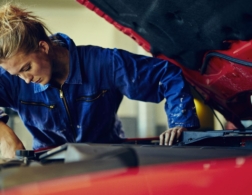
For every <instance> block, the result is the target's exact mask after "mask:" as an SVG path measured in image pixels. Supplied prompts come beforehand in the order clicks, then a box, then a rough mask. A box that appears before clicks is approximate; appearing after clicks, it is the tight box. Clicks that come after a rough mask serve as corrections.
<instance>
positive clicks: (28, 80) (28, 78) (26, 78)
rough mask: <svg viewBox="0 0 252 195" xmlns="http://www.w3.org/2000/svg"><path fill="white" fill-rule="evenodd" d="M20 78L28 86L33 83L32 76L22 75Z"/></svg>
mask: <svg viewBox="0 0 252 195" xmlns="http://www.w3.org/2000/svg"><path fill="white" fill-rule="evenodd" d="M20 78H21V79H23V80H24V81H25V82H26V83H27V84H29V83H30V82H31V81H32V75H30V74H21V75H20Z"/></svg>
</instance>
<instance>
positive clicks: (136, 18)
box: [77, 0, 252, 128]
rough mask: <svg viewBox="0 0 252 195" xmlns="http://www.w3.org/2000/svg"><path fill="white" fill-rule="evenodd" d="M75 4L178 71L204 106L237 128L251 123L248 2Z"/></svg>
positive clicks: (102, 0)
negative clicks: (89, 11) (97, 16)
mask: <svg viewBox="0 0 252 195" xmlns="http://www.w3.org/2000/svg"><path fill="white" fill-rule="evenodd" d="M77 1H78V2H79V3H80V4H82V5H84V6H86V7H87V8H89V9H90V10H93V11H95V12H96V13H97V14H98V15H100V16H101V17H103V18H104V19H106V20H107V21H108V22H109V23H111V24H113V25H114V26H115V27H116V28H118V30H120V31H122V32H124V33H125V34H126V35H128V36H130V37H132V38H133V39H134V40H135V41H136V42H137V43H138V44H139V45H141V46H142V47H143V48H144V49H145V50H146V51H148V52H150V53H151V54H152V55H153V56H155V57H159V58H162V59H166V60H169V61H171V62H173V63H174V64H176V65H177V66H179V67H181V68H182V70H183V73H184V75H185V78H186V79H187V80H188V82H189V83H190V84H191V85H192V86H193V87H194V88H195V90H196V91H197V92H198V93H199V94H200V95H201V96H202V98H203V99H204V101H205V103H206V104H207V105H209V106H210V107H211V108H213V109H215V110H217V111H219V112H220V113H221V114H223V116H224V117H225V118H226V119H227V120H229V121H231V122H233V123H234V124H235V125H236V126H237V127H238V128H244V127H243V125H242V124H241V122H240V121H241V120H251V119H252V112H251V110H252V109H251V104H252V102H251V101H252V98H251V97H252V87H251V83H252V57H251V56H252V41H251V39H252V28H251V26H252V1H250V0H243V1H238V0H211V1H210V0H187V1H184V0H176V1H175V0H154V1H153V0H137V1H136V0H120V1H114V0H77Z"/></svg>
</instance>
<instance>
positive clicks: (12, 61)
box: [0, 53, 29, 74]
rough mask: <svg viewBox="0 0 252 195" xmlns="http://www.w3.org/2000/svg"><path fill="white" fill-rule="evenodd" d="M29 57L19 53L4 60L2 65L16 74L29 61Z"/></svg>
mask: <svg viewBox="0 0 252 195" xmlns="http://www.w3.org/2000/svg"><path fill="white" fill-rule="evenodd" d="M28 60H29V58H28V56H27V55H24V54H23V53H17V54H16V55H14V56H12V57H11V58H8V59H4V60H2V62H1V64H0V66H1V67H2V68H3V69H5V70H6V71H7V72H9V73H10V74H16V73H17V72H18V71H19V70H20V69H21V67H22V66H23V65H24V64H26V63H27V62H28Z"/></svg>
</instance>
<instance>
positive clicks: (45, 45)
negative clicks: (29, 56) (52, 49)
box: [39, 41, 49, 54]
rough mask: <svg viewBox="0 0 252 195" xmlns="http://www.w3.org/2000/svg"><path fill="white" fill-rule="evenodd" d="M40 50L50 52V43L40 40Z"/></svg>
mask: <svg viewBox="0 0 252 195" xmlns="http://www.w3.org/2000/svg"><path fill="white" fill-rule="evenodd" d="M39 50H40V51H42V52H45V53H46V54H48V53H49V45H48V43H47V42H46V41H39Z"/></svg>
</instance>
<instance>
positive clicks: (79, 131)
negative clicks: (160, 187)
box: [0, 4, 199, 157]
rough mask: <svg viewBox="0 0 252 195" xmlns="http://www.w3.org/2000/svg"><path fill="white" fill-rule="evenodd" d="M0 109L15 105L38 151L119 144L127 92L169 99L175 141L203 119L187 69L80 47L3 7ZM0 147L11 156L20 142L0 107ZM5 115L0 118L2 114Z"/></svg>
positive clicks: (167, 138) (167, 139)
mask: <svg viewBox="0 0 252 195" xmlns="http://www.w3.org/2000/svg"><path fill="white" fill-rule="evenodd" d="M0 67H1V69H0V70H1V72H0V106H1V107H9V108H11V109H13V110H15V111H16V112H17V113H18V114H19V116H20V118H21V119H22V121H23V122H24V124H25V126H26V127H27V129H28V130H29V131H30V133H31V134H32V136H33V138H34V140H33V143H34V145H33V147H34V149H39V148H45V147H53V146H58V145H61V144H64V143H66V142H95V143H112V142H119V141H120V140H121V138H123V137H124V133H123V131H122V126H121V123H120V120H119V119H118V117H117V110H118V107H119V105H120V103H121V100H122V98H123V96H127V97H128V98H130V99H133V100H139V101H146V102H155V103H158V102H160V101H162V100H163V99H164V98H166V105H165V111H166V114H167V116H168V123H169V129H168V130H167V131H165V132H164V133H162V134H161V135H160V145H163V144H164V145H171V144H172V142H173V140H174V139H175V138H176V137H178V136H179V135H180V134H181V132H182V131H184V130H186V129H188V128H198V127H199V120H198V118H197V115H196V110H195V106H194V102H193V99H192V96H191V94H190V91H189V88H188V86H187V85H186V83H185V80H184V78H183V76H182V71H181V70H180V69H179V68H178V67H177V66H175V65H173V64H171V63H170V62H168V61H164V60H161V59H157V58H152V57H147V56H142V55H136V54H132V53H129V52H127V51H124V50H120V49H104V48H101V47H97V46H76V45H75V44H74V42H73V40H72V39H71V38H70V37H68V36H67V35H65V34H63V33H57V34H51V33H50V31H49V30H48V28H47V27H46V26H45V25H44V24H43V22H42V21H41V20H40V19H39V18H38V17H37V16H35V15H33V13H32V12H29V11H26V10H25V9H22V8H20V7H18V6H15V5H11V4H6V5H4V6H2V7H1V10H0ZM1 116H2V122H0V143H1V145H0V149H1V152H2V154H3V155H4V156H6V157H13V155H14V152H15V150H16V149H21V148H23V145H22V142H21V141H20V140H19V139H18V138H17V136H16V135H15V134H14V133H13V132H12V130H11V129H10V128H9V127H8V126H7V125H6V124H5V122H6V120H5V121H4V119H6V118H5V117H6V116H5V115H4V113H3V112H2V111H1V112H0V117H1ZM0 120H1V118H0Z"/></svg>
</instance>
